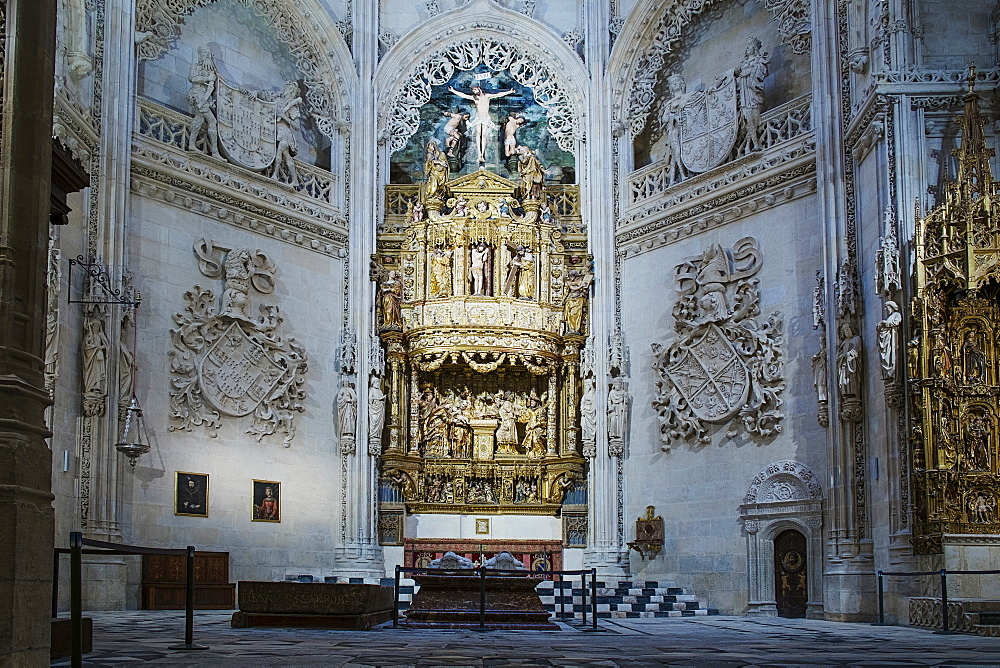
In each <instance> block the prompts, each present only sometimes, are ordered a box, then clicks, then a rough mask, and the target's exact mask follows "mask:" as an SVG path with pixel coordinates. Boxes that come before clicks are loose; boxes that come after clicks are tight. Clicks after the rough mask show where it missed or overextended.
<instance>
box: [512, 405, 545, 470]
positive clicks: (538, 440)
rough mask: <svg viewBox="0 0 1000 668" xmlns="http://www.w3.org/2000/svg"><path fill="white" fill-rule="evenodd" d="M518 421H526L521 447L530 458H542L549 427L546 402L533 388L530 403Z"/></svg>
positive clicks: (522, 410) (522, 411)
mask: <svg viewBox="0 0 1000 668" xmlns="http://www.w3.org/2000/svg"><path fill="white" fill-rule="evenodd" d="M518 422H523V423H524V440H523V441H521V449H523V450H524V454H526V455H528V458H529V459H541V458H542V457H544V456H545V431H546V428H547V427H548V421H547V420H546V410H545V403H544V402H543V401H542V400H541V399H539V398H538V395H537V394H535V390H534V389H532V390H531V393H530V394H529V395H528V405H527V406H525V407H524V408H523V409H521V412H520V415H519V416H518Z"/></svg>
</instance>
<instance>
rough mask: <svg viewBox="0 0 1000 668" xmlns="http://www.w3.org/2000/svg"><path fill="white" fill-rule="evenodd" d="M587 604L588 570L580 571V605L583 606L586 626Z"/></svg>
mask: <svg viewBox="0 0 1000 668" xmlns="http://www.w3.org/2000/svg"><path fill="white" fill-rule="evenodd" d="M587 605H588V603H587V571H580V607H581V608H583V625H584V626H586V625H587ZM573 616H574V617H575V616H576V615H573Z"/></svg>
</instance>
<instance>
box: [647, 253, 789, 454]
mask: <svg viewBox="0 0 1000 668" xmlns="http://www.w3.org/2000/svg"><path fill="white" fill-rule="evenodd" d="M761 262H762V260H761V254H760V250H759V249H758V248H757V241H756V240H755V239H753V238H752V237H745V238H743V239H740V240H739V241H738V242H736V245H735V246H733V248H731V249H727V248H723V247H722V246H720V245H718V244H713V245H712V246H711V247H710V248H709V249H708V250H706V251H705V252H704V253H702V254H701V255H699V256H697V257H694V258H689V259H687V260H685V261H684V262H682V263H681V264H679V265H677V267H676V268H675V269H674V273H675V279H676V282H677V291H678V293H679V295H680V298H679V299H678V300H677V303H676V304H675V305H674V309H673V316H674V321H675V324H674V328H675V330H676V332H677V337H676V338H674V340H673V341H671V342H670V343H668V344H667V345H666V346H665V347H664V346H661V345H660V344H653V353H654V356H655V358H654V362H653V369H654V370H655V372H656V377H657V379H656V393H655V396H654V399H653V408H655V409H656V411H657V413H659V420H660V438H661V440H662V441H663V449H664V450H667V451H669V449H670V447H671V445H672V444H673V443H674V442H676V441H681V440H684V441H690V440H692V439H697V440H698V441H700V442H701V443H708V442H709V441H710V439H711V435H710V433H709V431H708V427H707V425H706V423H710V424H721V423H725V422H729V423H730V424H729V429H728V432H727V434H726V435H727V436H729V437H732V436H735V435H736V433H737V430H738V429H739V426H740V425H742V427H743V429H744V430H745V431H746V432H747V433H749V434H754V435H756V436H758V437H764V438H766V437H769V436H772V435H774V434H777V433H779V432H780V431H781V424H780V422H781V419H782V417H783V416H782V414H781V411H780V408H781V404H782V400H781V398H780V396H779V395H780V394H781V392H782V391H783V390H784V387H785V384H784V367H783V362H782V359H781V352H782V351H781V345H782V332H781V325H782V323H781V316H780V314H778V313H774V314H771V315H770V316H768V318H767V319H766V320H763V321H762V320H759V319H758V316H759V315H760V291H759V289H758V280H757V279H756V278H755V277H754V276H755V275H756V274H757V272H758V271H759V270H760V267H761Z"/></svg>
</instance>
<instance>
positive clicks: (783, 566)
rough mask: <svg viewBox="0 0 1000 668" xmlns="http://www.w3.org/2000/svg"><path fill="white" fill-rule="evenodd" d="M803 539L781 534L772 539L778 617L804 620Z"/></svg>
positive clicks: (806, 594)
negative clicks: (801, 618) (802, 618)
mask: <svg viewBox="0 0 1000 668" xmlns="http://www.w3.org/2000/svg"><path fill="white" fill-rule="evenodd" d="M806 562H807V559H806V538H805V536H803V535H802V534H801V533H799V532H798V531H795V530H794V529H789V530H787V531H782V532H781V533H780V534H778V535H777V536H776V537H775V539H774V600H775V601H776V602H777V604H778V616H779V617H805V616H806V602H807V601H808V600H809V592H808V585H807V582H808V581H807V578H806V575H807V573H806Z"/></svg>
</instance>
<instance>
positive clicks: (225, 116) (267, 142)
mask: <svg viewBox="0 0 1000 668" xmlns="http://www.w3.org/2000/svg"><path fill="white" fill-rule="evenodd" d="M216 91H217V92H216V106H217V107H218V109H217V116H218V123H219V148H220V149H221V150H222V152H223V153H224V154H225V156H226V157H227V158H229V160H231V161H232V162H235V163H236V164H237V165H240V166H241V167H246V168H247V169H257V170H260V169H264V168H266V167H270V166H271V165H272V164H273V163H274V158H275V155H276V154H277V144H276V142H275V138H276V136H277V130H276V128H277V118H278V114H277V103H276V102H275V101H273V100H265V99H262V97H261V95H260V94H259V93H257V92H251V91H247V90H244V89H242V88H237V87H235V86H231V85H230V84H229V83H228V82H227V81H226V80H225V79H223V78H222V77H218V80H217V83H216Z"/></svg>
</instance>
